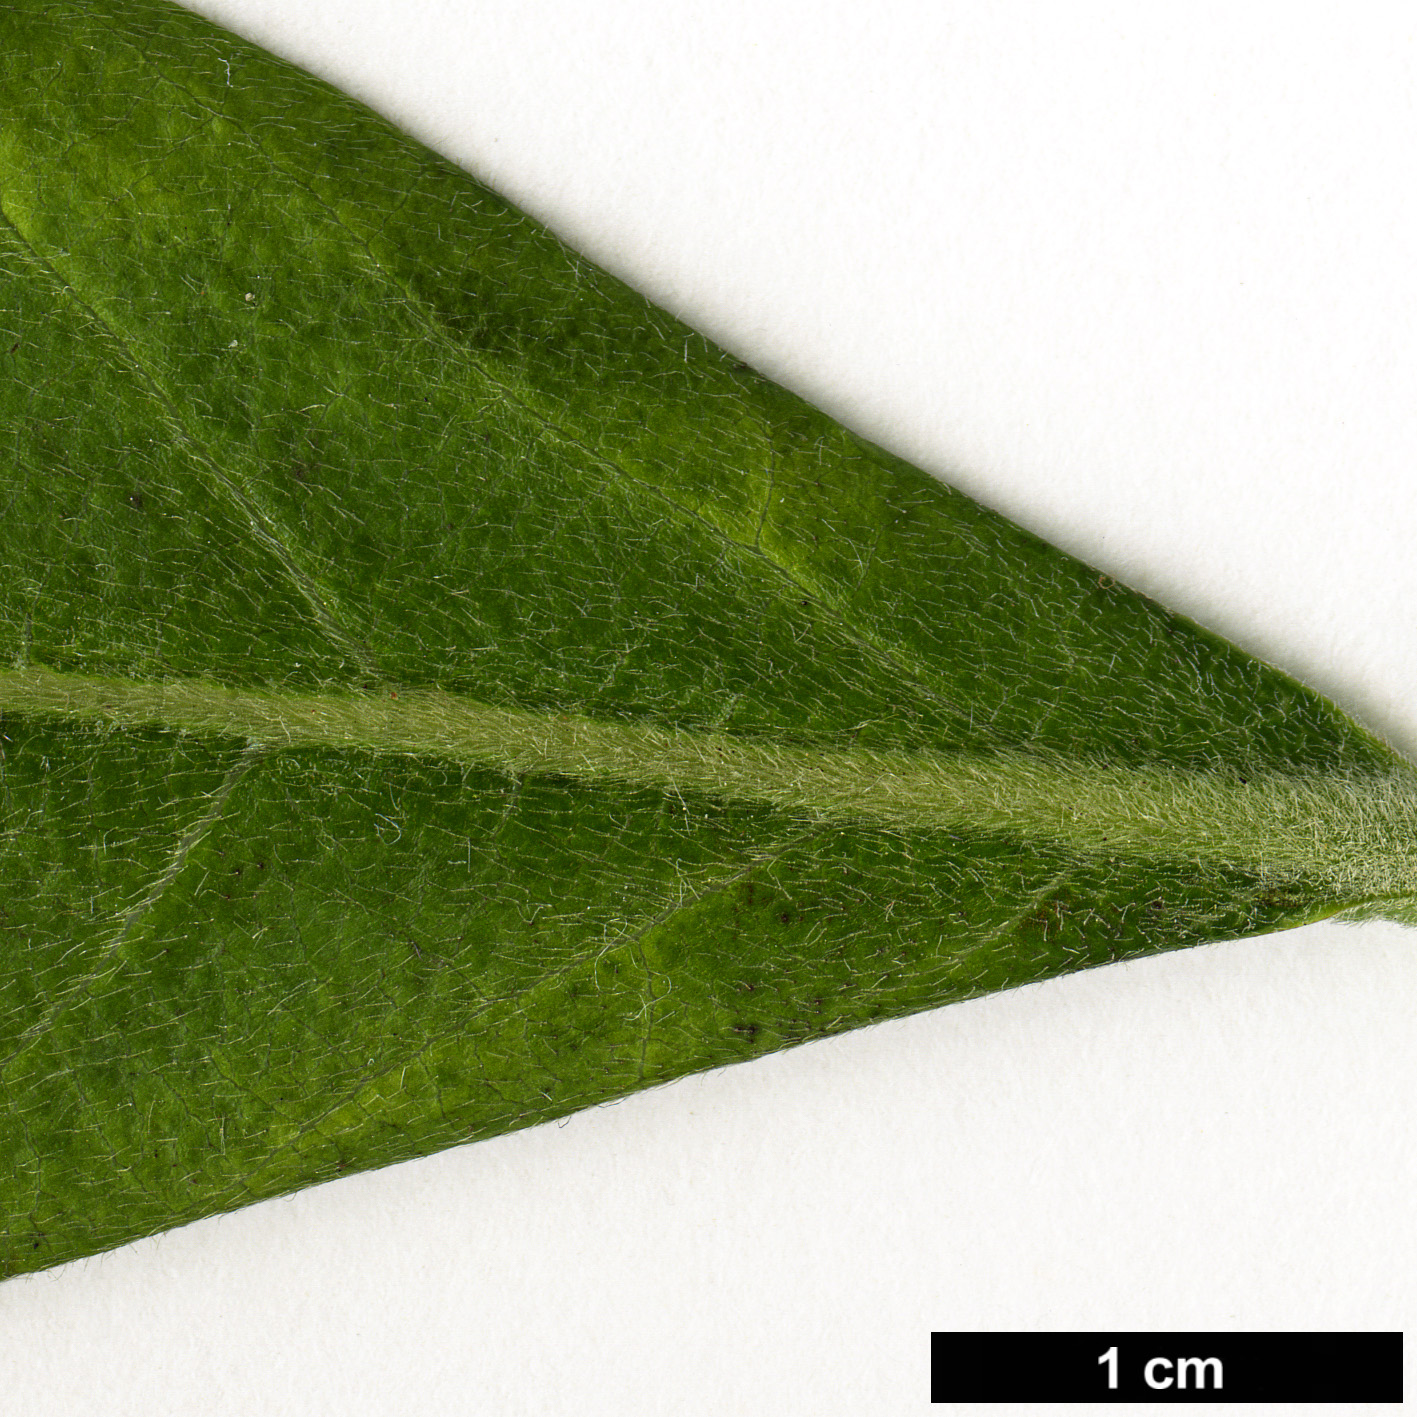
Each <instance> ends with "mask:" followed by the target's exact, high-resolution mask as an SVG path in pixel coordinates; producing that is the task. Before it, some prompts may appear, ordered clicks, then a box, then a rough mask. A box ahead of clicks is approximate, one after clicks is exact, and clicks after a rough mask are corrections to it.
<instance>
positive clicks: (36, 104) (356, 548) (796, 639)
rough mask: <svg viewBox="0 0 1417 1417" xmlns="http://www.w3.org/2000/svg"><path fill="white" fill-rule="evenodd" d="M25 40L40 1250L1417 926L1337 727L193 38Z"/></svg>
mask: <svg viewBox="0 0 1417 1417" xmlns="http://www.w3.org/2000/svg"><path fill="white" fill-rule="evenodd" d="M0 40H3V45H0V65H4V80H3V82H0V93H3V95H4V103H5V113H4V122H3V124H2V125H0V184H3V185H0V209H3V214H4V219H3V221H0V283H3V284H2V285H0V288H2V289H3V305H0V312H3V313H0V340H3V344H0V349H3V350H5V351H8V353H7V354H6V359H7V365H8V367H7V369H6V380H5V384H4V395H3V397H4V399H5V406H4V412H5V417H4V419H3V423H2V424H0V426H3V428H4V430H5V432H4V436H5V438H6V450H5V461H4V463H3V464H2V465H0V469H2V470H3V477H4V479H5V483H4V486H5V491H6V494H7V497H6V507H7V512H8V515H7V516H6V518H5V520H4V523H3V532H0V534H3V536H4V537H5V541H6V544H5V548H4V554H3V566H4V576H3V583H0V626H2V627H3V629H2V630H0V633H3V634H4V636H5V641H6V642H5V646H4V649H3V653H0V663H4V664H5V665H7V666H8V667H7V668H5V669H4V670H0V714H3V721H0V734H2V735H3V741H0V748H3V751H4V759H3V764H0V766H2V767H3V792H4V797H5V823H4V837H3V845H2V846H0V849H3V867H0V870H3V877H0V880H3V885H0V892H2V894H0V910H3V912H4V914H3V917H0V926H3V928H4V932H5V956H4V958H5V968H4V976H3V977H4V983H3V989H4V993H5V1007H4V1011H3V1017H4V1039H3V1044H0V1066H3V1068H4V1093H3V1097H4V1121H3V1123H0V1125H2V1126H3V1128H4V1138H5V1140H4V1147H5V1154H6V1156H7V1158H8V1159H9V1160H10V1165H9V1166H7V1168H6V1171H5V1177H4V1181H3V1185H4V1187H5V1188H6V1189H5V1195H4V1202H3V1204H4V1215H5V1222H6V1223H5V1231H4V1237H3V1242H0V1243H3V1249H0V1265H3V1266H4V1269H5V1271H6V1272H10V1273H14V1272H19V1271H21V1270H25V1269H32V1268H37V1267H41V1266H43V1265H47V1264H53V1263H56V1262H59V1261H62V1260H65V1259H70V1258H74V1257H76V1256H79V1255H83V1254H88V1253H92V1252H94V1251H96V1250H99V1249H102V1248H105V1247H107V1246H111V1245H115V1244H119V1243H122V1242H123V1241H125V1240H128V1239H131V1238H133V1237H135V1236H137V1235H141V1234H146V1233H150V1232H152V1231H154V1230H157V1229H161V1228H163V1227H166V1226H170V1225H172V1224H176V1223H179V1222H181V1221H183V1220H187V1219H192V1218H195V1217H196V1216H199V1215H204V1214H209V1213H212V1212H214V1211H219V1210H223V1209H229V1208H231V1207H233V1206H237V1205H241V1204H244V1203H246V1202H248V1201H250V1200H253V1199H256V1198H259V1197H261V1196H266V1195H272V1194H278V1193H280V1192H283V1191H288V1190H290V1189H292V1188H294V1187H297V1186H300V1185H304V1184H308V1183H310V1182H312V1181H316V1180H321V1179H325V1178H328V1177H331V1176H334V1175H338V1174H341V1173H343V1172H346V1171H349V1170H355V1169H360V1168H364V1167H369V1166H374V1165H379V1164H383V1163H386V1162H389V1161H393V1160H398V1159H402V1158H406V1157H409V1156H414V1155H420V1154H424V1153H427V1152H429V1151H431V1150H434V1149H436V1148H438V1147H440V1146H445V1145H449V1144H452V1143H455V1142H459V1141H466V1140H469V1139H474V1138H477V1137H482V1136H489V1135H494V1134H496V1133H498V1132H503V1131H506V1130H508V1129H510V1128H513V1127H517V1126H523V1125H527V1124H529V1123H532V1122H536V1121H540V1120H544V1119H546V1118H550V1117H555V1116H558V1115H563V1114H565V1113H566V1112H568V1111H571V1110H573V1109H575V1108H578V1107H582V1106H585V1105H588V1104H590V1103H593V1102H595V1101H599V1100H603V1099H606V1098H610V1097H615V1096H619V1095H622V1094H624V1093H626V1092H628V1091H630V1090H633V1089H634V1088H637V1087H642V1086H647V1085H651V1084H653V1083H656V1082H659V1081H663V1080H665V1079H668V1078H671V1077H675V1076H678V1075H681V1074H683V1073H685V1072H687V1071H692V1070H695V1069H700V1068H705V1067H710V1066H716V1065H719V1064H722V1063H726V1062H731V1061H735V1060H738V1059H743V1058H747V1057H751V1056H754V1055H757V1054H761V1053H763V1052H765V1051H768V1050H771V1049H773V1048H777V1047H781V1046H784V1045H786V1044H790V1043H794V1042H799V1041H803V1040H805V1039H809V1038H814V1037H820V1036H823V1035H825V1034H829V1033H833V1032H837V1031H840V1030H842V1029H846V1028H850V1027H854V1026H858V1025H860V1024H864V1023H867V1022H871V1021H873V1020H876V1019H881V1018H887V1017H892V1016H898V1015H901V1014H905V1013H909V1012H912V1011H915V1010H919V1009H923V1008H928V1007H932V1006H935V1005H938V1004H941V1003H945V1002H948V1001H950V1000H953V999H959V998H965V997H970V996H972V995H975V994H978V993H982V992H985V991H988V990H991V989H998V988H1004V987H1008V986H1010V985H1013V984H1018V983H1023V982H1027V981H1030V980H1035V979H1040V978H1046V977H1048V976H1050V975H1054V974H1058V973H1061V972H1064V971H1067V970H1071V969H1077V968H1081V967H1085V966H1087V965H1091V964H1097V963H1103V962H1106V961H1109V960H1114V959H1120V958H1127V957H1132V956H1136V955H1140V954H1145V953H1149V952H1153V951H1156V950H1161V949H1170V948H1177V947H1180V946H1184V945H1187V944H1190V943H1194V942H1197V941H1200V940H1210V939H1219V938H1226V937H1233V936H1237V935H1242V934H1247V933H1254V932H1256V931H1261V930H1268V929H1278V928H1282V927H1284V926H1288V925H1293V924H1298V923H1302V922H1304V921H1307V920H1312V919H1317V918H1321V917H1323V916H1326V915H1332V914H1335V913H1338V912H1340V911H1349V912H1355V911H1357V912H1363V911H1369V912H1373V911H1384V912H1386V913H1388V914H1394V915H1398V916H1400V915H1401V914H1402V912H1403V911H1404V910H1410V909H1411V906H1410V903H1409V902H1408V900H1407V893H1408V891H1409V886H1408V884H1407V883H1408V882H1409V880H1410V878H1411V866H1412V851H1411V847H1410V842H1411V841H1412V838H1413V833H1412V830H1411V824H1412V817H1413V812H1414V802H1417V797H1414V790H1413V778H1412V774H1411V770H1410V769H1409V768H1408V767H1407V766H1406V765H1405V764H1403V763H1402V762H1401V761H1400V760H1398V759H1397V758H1396V757H1395V756H1394V755H1393V754H1392V753H1391V752H1390V751H1389V750H1388V749H1386V748H1385V747H1384V746H1383V745H1382V744H1381V743H1379V742H1378V741H1376V740H1375V739H1374V738H1373V737H1372V736H1371V735H1369V734H1367V733H1366V732H1364V731H1363V730H1362V729H1360V728H1358V727H1357V726H1356V725H1355V724H1353V723H1352V722H1351V721H1350V720H1348V719H1347V718H1345V717H1344V716H1343V715H1342V714H1341V713H1340V712H1339V711H1338V710H1336V709H1335V708H1333V706H1331V705H1330V704H1328V703H1326V702H1325V701H1324V700H1322V699H1321V698H1320V697H1319V696H1317V695H1315V694H1314V693H1312V692H1310V691H1308V690H1306V689H1304V688H1303V687H1301V686H1300V685H1298V684H1295V683H1294V682H1293V681H1292V680H1289V679H1287V678H1286V677H1285V676H1283V675H1281V674H1279V673H1277V672H1276V671H1274V670H1272V669H1270V668H1267V667H1266V666H1264V665H1261V664H1259V663H1258V662H1256V661H1255V660H1253V659H1251V658H1249V657H1248V656H1246V655H1244V654H1242V653H1241V652H1239V651H1238V650H1236V649H1234V648H1233V647H1231V646H1229V645H1227V644H1225V643H1223V642H1222V641H1220V640H1218V639H1217V638H1216V637H1214V636H1212V635H1209V634H1207V633H1206V632H1205V631H1202V630H1199V629H1197V628H1196V627H1194V626H1192V625H1190V624H1188V623H1186V622H1185V621H1183V620H1181V619H1179V618H1178V617H1175V616H1173V615H1170V614H1168V613H1166V612H1165V611H1163V610H1161V609H1160V608H1158V607H1157V606H1155V605H1154V604H1152V603H1150V602H1148V601H1146V600H1144V599H1142V598H1141V597H1138V596H1136V595H1135V594H1133V593H1131V592H1129V591H1126V590H1125V589H1123V588H1121V587H1119V586H1116V585H1115V584H1112V583H1111V582H1110V581H1109V579H1108V578H1107V577H1105V576H1101V575H1099V574H1098V573H1097V572H1095V571H1092V570H1089V569H1088V568H1087V567H1085V566H1082V565H1081V564H1079V563H1078V562H1076V561H1074V560H1072V559H1070V558H1068V557H1066V556H1064V555H1063V554H1062V553H1060V552H1058V551H1056V550H1054V549H1052V548H1050V547H1048V546H1046V545H1045V544H1043V543H1042V542H1040V541H1038V540H1037V539H1036V538H1035V537H1032V536H1030V535H1028V534H1027V533H1025V532H1023V531H1021V530H1020V529H1018V528H1016V527H1014V526H1012V525H1010V524H1009V523H1007V522H1005V521H1003V520H1001V519H1000V518H998V517H997V516H995V515H993V514H991V513H989V512H987V511H985V510H984V509H982V508H980V507H978V506H977V505H975V504H974V503H972V502H970V501H968V500H967V499H965V498H963V497H961V496H960V495H958V494H957V493H953V492H951V491H949V490H948V489H946V488H944V487H942V486H940V485H938V484H937V483H935V482H933V481H931V480H930V479H929V478H927V477H926V476H924V475H923V474H922V473H919V472H918V471H916V470H914V469H912V468H910V467H908V466H906V465H905V464H903V463H901V462H900V461H899V460H898V459H895V458H893V457H891V456H890V455H889V454H887V453H884V452H882V451H881V450H879V449H876V448H873V447H870V446H868V445H865V444H863V443H861V442H860V441H859V440H857V439H855V438H853V437H852V436H851V435H850V434H849V433H848V432H846V430H844V429H842V428H841V427H839V426H838V425H836V424H834V423H833V422H832V421H831V420H830V419H828V418H826V417H825V416H823V415H822V414H820V413H818V412H816V411H814V410H813V409H811V408H809V407H808V406H807V405H805V404H803V403H802V402H801V401H800V400H798V399H796V398H795V397H793V396H792V395H790V394H788V393H786V392H784V391H783V390H781V389H779V388H776V387H775V386H773V385H771V384H770V383H768V382H767V381H765V380H763V379H761V378H760V377H758V376H757V375H755V374H754V373H753V372H752V371H751V370H749V369H747V368H744V367H743V366H742V365H740V364H738V363H737V361H735V360H733V359H732V358H731V357H729V356H727V355H725V354H723V353H722V352H721V351H718V350H716V349H714V348H713V347H712V346H711V345H709V344H708V343H707V342H706V341H705V340H703V339H702V338H701V337H699V336H697V335H695V334H694V333H693V332H692V331H690V330H688V329H686V328H684V327H683V326H681V325H679V324H677V323H676V322H675V321H674V320H672V319H671V318H670V317H668V316H667V315H665V314H663V313H662V312H660V311H657V310H655V309H653V308H652V307H651V306H649V305H647V304H646V303H645V302H644V301H643V300H642V299H640V298H639V297H638V296H636V295H635V294H634V293H633V292H631V291H629V290H628V289H626V288H625V287H624V286H622V285H621V284H620V283H618V282H617V281H615V280H613V279H612V278H610V277H608V276H606V275H605V274H603V273H601V272H599V271H596V270H595V269H594V268H592V267H590V266H588V265H587V264H586V263H584V262H583V261H581V260H579V259H577V258H576V257H575V256H574V255H573V254H572V253H569V252H567V251H566V250H565V249H564V248H563V247H561V246H560V245H559V243H557V242H556V241H555V240H554V239H553V238H552V237H550V236H549V235H548V234H547V233H546V232H544V231H542V230H541V229H539V228H538V227H537V226H536V225H535V224H534V223H532V222H530V221H529V220H528V219H527V218H525V217H523V216H521V215H520V214H518V213H516V212H515V211H513V210H511V209H510V208H509V207H507V205H506V204H505V203H504V202H502V201H501V200H500V199H498V198H497V197H495V196H494V195H493V194H491V193H489V192H488V191H486V190H485V189H484V188H482V187H480V186H479V185H478V184H476V183H475V182H473V181H472V180H471V179H470V178H468V177H467V176H466V175H465V174H462V173H460V172H458V171H456V170H455V169H453V168H451V167H450V166H449V165H448V164H446V163H445V162H443V161H441V160H439V159H437V158H434V157H433V156H431V155H430V154H428V153H427V152H425V151H423V150H422V149H421V148H419V147H417V145H415V144H413V143H411V142H410V141H408V140H407V139H405V138H403V137H401V136H400V135H398V134H397V133H395V132H393V131H392V130H391V129H389V128H388V127H387V126H386V125H385V124H383V123H382V122H381V121H379V120H377V119H375V118H374V117H372V116H371V115H369V114H368V113H367V112H365V111H364V110H363V109H361V108H360V107H359V106H358V105H356V104H354V103H353V102H351V101H350V100H348V99H345V98H343V97H341V96H340V95H338V94H336V93H334V92H333V91H331V90H330V89H328V88H327V87H325V86H324V85H321V84H319V83H318V82H316V81H314V80H312V79H309V78H307V77H305V76H303V75H300V74H298V73H296V72H295V71H293V70H291V69H290V68H289V67H288V66H285V65H283V64H280V63H278V62H277V61H274V60H272V59H270V58H269V57H268V56H265V55H262V54H260V53H259V52H258V51H255V50H253V49H251V48H250V47H249V46H247V45H245V44H243V43H241V42H239V41H236V40H234V39H232V38H231V37H230V36H226V35H224V34H221V33H220V32H218V31H215V30H213V29H212V28H211V27H210V26H208V25H206V24H205V23H203V22H201V21H199V20H197V19H195V18H193V17H191V16H190V15H187V14H185V13H183V12H181V11H177V10H174V9H172V8H170V7H167V6H160V5H156V4H151V3H137V4H132V3H125V4H122V5H117V4H113V5H85V6H84V7H82V8H81V9H79V10H75V11H72V12H70V11H64V10H57V9H55V8H54V7H52V6H39V5H38V4H25V5H20V6H11V7H9V8H8V9H6V10H5V11H3V12H0Z"/></svg>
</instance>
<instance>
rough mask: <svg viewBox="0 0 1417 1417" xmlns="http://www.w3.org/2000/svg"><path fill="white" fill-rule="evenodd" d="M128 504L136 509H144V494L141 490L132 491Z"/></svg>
mask: <svg viewBox="0 0 1417 1417" xmlns="http://www.w3.org/2000/svg"><path fill="white" fill-rule="evenodd" d="M128 505H129V506H130V507H132V508H133V509H134V510H135V511H139V512H141V511H142V510H143V494H142V493H141V492H130V493H129V494H128Z"/></svg>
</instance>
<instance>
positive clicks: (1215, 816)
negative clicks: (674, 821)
mask: <svg viewBox="0 0 1417 1417" xmlns="http://www.w3.org/2000/svg"><path fill="white" fill-rule="evenodd" d="M0 711H5V712H14V713H26V714H43V715H49V716H57V717H60V718H64V719H70V720H78V721H87V722H98V723H104V724H109V725H112V726H114V727H116V728H137V727H157V728H165V729H171V730H176V731H181V732H186V733H193V734H199V735H214V736H220V737H228V738H237V739H242V740H245V741H246V742H247V743H249V744H252V745H258V746H260V747H262V748H265V749H269V750H279V749H283V748H298V747H328V748H338V749H352V750H360V751H366V752H374V753H399V754H412V755H416V756H419V757H432V758H441V759H446V760H450V761H453V762H458V763H465V764H471V765H475V766H478V767H485V768H492V769H496V770H499V771H502V772H506V773H509V774H517V775H523V774H528V775H536V774H559V775H562V776H565V777H569V778H573V779H576V780H578V781H582V782H588V783H613V784H621V785H624V786H627V787H641V788H650V789H654V790H657V791H661V792H667V793H679V794H681V795H682V794H696V795H697V794H705V795H708V796H712V797H717V798H721V799H726V800H729V801H739V802H757V803H767V804H771V805H772V806H774V807H779V808H784V809H787V810H789V811H793V812H800V813H806V814H810V815H813V816H816V817H821V818H828V819H832V818H835V819H841V820H855V821H863V822H871V823H876V824H879V825H882V826H889V827H895V828H904V829H919V828H932V829H942V830H954V831H961V832H966V831H988V832H1009V833H1014V834H1018V835H1020V836H1023V837H1025V838H1027V839H1030V840H1038V841H1040V843H1043V842H1046V843H1050V844H1053V845H1056V846H1061V847H1064V848H1070V849H1072V850H1074V851H1076V852H1077V853H1079V854H1083V855H1124V856H1143V857H1147V858H1157V859H1172V860H1195V861H1197V862H1201V863H1206V864H1214V865H1219V864H1227V863H1228V864H1230V865H1234V866H1238V867H1243V868H1246V869H1251V870H1256V871H1258V872H1260V873H1261V874H1262V875H1264V876H1267V877H1273V878H1276V879H1279V878H1290V877H1293V876H1296V875H1304V876H1306V877H1309V878H1311V879H1312V880H1314V881H1316V882H1323V883H1325V884H1327V886H1328V887H1329V888H1331V889H1332V890H1334V891H1335V892H1337V893H1338V894H1340V895H1342V896H1344V897H1345V898H1353V899H1360V898H1361V899H1370V898H1373V897H1375V896H1393V895H1406V894H1410V893H1412V891H1413V884H1412V883H1413V881H1414V879H1417V876H1415V875H1414V873H1415V872H1417V848H1414V843H1417V776H1414V775H1412V774H1408V773H1404V772H1401V771H1395V772H1393V773H1391V774H1387V775H1381V774H1373V773H1366V774H1353V775H1337V774H1334V775H1324V774H1318V773H1311V774H1284V773H1273V772H1270V773H1256V774H1254V775H1251V776H1250V777H1248V779H1243V778H1241V777H1240V776H1239V775H1237V774H1234V773H1225V772H1220V771H1180V770H1171V769H1167V768H1164V767H1145V768H1135V767H1120V766H1111V765H1108V764H1105V763H1099V762H1095V761H1091V762H1090V761H1069V760H1066V759H1062V758H1058V757H1043V756H1039V755H1034V754H1028V753H1022V752H1017V751H1000V752H996V753H978V752H974V753H933V754H932V753H910V752H902V751H881V750H876V749H870V748H846V749H842V748H831V749H817V748H810V747H803V746H801V745H796V744H786V743H777V742H774V741H772V740H770V739H762V738H740V737H735V736H733V735H730V734H726V733H716V732H707V731H705V732H697V731H690V730H684V729H676V728H664V727H659V726H656V725H653V724H646V723H644V722H632V721H625V722H617V721H605V720H596V719H589V718H582V717H577V716H574V715H567V714H556V713H535V712H528V711H526V710H521V709H509V708H500V707H497V706H496V705H492V704H485V703H480V702H478V701H477V700H475V699H471V698H467V697H465V696H463V695H459V694H450V693H446V692H444V691H443V690H440V689H412V690H405V689H400V690H390V689H383V690H379V691H376V692H369V693H274V692H264V691H256V690H247V689H232V688H227V687H225V686H223V685H219V684H214V683H212V682H210V681H207V680H202V679H182V680H175V681H171V682H168V683H147V682H143V681H139V680H129V679H110V678H99V677H91V676H86V675H78V674H62V673H56V672H53V671H50V670H46V669H35V668H30V669H18V670H6V671H0Z"/></svg>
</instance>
